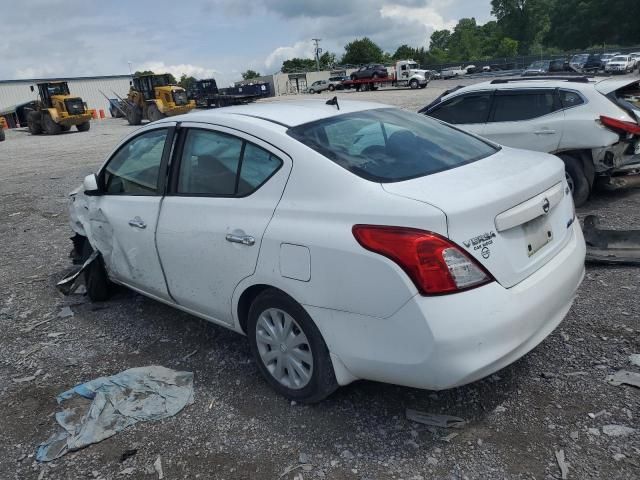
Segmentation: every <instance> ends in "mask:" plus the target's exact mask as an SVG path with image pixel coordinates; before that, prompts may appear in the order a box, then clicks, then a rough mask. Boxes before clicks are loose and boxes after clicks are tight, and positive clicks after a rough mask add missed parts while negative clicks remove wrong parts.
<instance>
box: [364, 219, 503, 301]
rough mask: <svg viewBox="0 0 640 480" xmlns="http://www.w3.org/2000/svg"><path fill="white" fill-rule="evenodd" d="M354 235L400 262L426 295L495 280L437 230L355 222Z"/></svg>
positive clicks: (365, 245)
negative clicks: (357, 223) (358, 223)
mask: <svg viewBox="0 0 640 480" xmlns="http://www.w3.org/2000/svg"><path fill="white" fill-rule="evenodd" d="M353 236H354V237H355V238H356V240H357V241H358V243H360V245H362V246H363V247H364V248H366V249H367V250H371V251H372V252H375V253H378V254H380V255H384V256H385V257H387V258H389V259H391V260H393V261H394V262H395V263H397V264H398V265H399V266H400V267H401V268H402V269H403V270H404V271H405V272H406V273H407V275H409V277H410V278H411V280H412V281H413V283H414V284H415V286H416V288H417V289H418V290H419V291H420V293H421V294H423V295H440V294H444V293H454V292H459V291H462V290H467V289H469V288H474V287H478V286H480V285H484V284H485V283H489V282H492V281H493V277H492V276H491V275H490V274H489V273H488V272H487V271H486V270H485V269H484V268H483V267H482V266H481V265H480V264H479V263H478V262H476V261H475V260H474V259H473V258H471V257H469V256H468V255H467V254H466V253H465V252H463V251H462V250H461V249H460V247H458V246H457V245H455V244H454V243H452V242H451V241H449V240H447V239H446V238H444V237H441V236H440V235H438V234H436V233H431V232H426V231H424V230H418V229H415V228H404V227H387V226H379V225H354V227H353Z"/></svg>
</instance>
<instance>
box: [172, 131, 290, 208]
mask: <svg viewBox="0 0 640 480" xmlns="http://www.w3.org/2000/svg"><path fill="white" fill-rule="evenodd" d="M281 165H282V160H280V159H279V158H278V157H276V156H275V155H272V154H271V153H269V152H267V151H266V150H264V149H263V148H260V147H258V146H257V145H254V144H252V143H249V142H246V141H244V140H243V139H241V138H238V137H234V136H233V135H228V134H226V133H221V132H215V131H211V130H199V129H190V130H189V131H188V132H187V137H186V139H185V142H184V147H183V150H182V158H181V161H180V169H179V172H178V186H177V193H178V194H182V195H206V196H225V197H228V196H246V195H249V194H250V193H252V192H254V191H255V190H257V189H258V188H260V186H262V185H263V184H264V182H266V181H267V180H268V179H269V178H270V177H271V176H272V175H273V174H274V173H275V172H276V171H277V170H278V169H279V168H280V166H281Z"/></svg>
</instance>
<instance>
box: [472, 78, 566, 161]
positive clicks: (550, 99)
mask: <svg viewBox="0 0 640 480" xmlns="http://www.w3.org/2000/svg"><path fill="white" fill-rule="evenodd" d="M563 124H564V112H563V111H562V106H561V105H560V99H559V97H558V94H557V91H556V89H551V88H538V89H509V90H498V91H496V93H495V96H494V99H493V107H492V109H491V115H490V118H489V122H488V123H487V125H486V126H485V129H484V131H483V136H484V137H486V138H488V139H490V140H493V141H494V142H496V143H499V144H501V145H506V146H508V147H514V148H524V149H526V150H535V151H539V152H555V151H556V150H557V149H558V145H559V144H560V140H561V138H562V132H563V128H564V125H563Z"/></svg>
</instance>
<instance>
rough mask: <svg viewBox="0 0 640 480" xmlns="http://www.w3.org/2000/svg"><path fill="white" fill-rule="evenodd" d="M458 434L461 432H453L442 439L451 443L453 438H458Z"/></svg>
mask: <svg viewBox="0 0 640 480" xmlns="http://www.w3.org/2000/svg"><path fill="white" fill-rule="evenodd" d="M458 435H460V434H459V433H456V432H453V433H450V434H449V435H445V436H444V437H442V438H441V439H440V440H442V441H444V442H447V443H449V442H450V441H451V440H453V439H454V438H456V437H457V436H458Z"/></svg>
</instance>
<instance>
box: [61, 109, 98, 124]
mask: <svg viewBox="0 0 640 480" xmlns="http://www.w3.org/2000/svg"><path fill="white" fill-rule="evenodd" d="M93 112H94V111H93V110H87V113H83V114H82V115H69V116H68V117H59V118H58V123H59V124H60V125H62V126H64V127H71V126H72V125H80V124H81V123H86V122H88V121H90V120H91V119H92V118H93Z"/></svg>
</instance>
